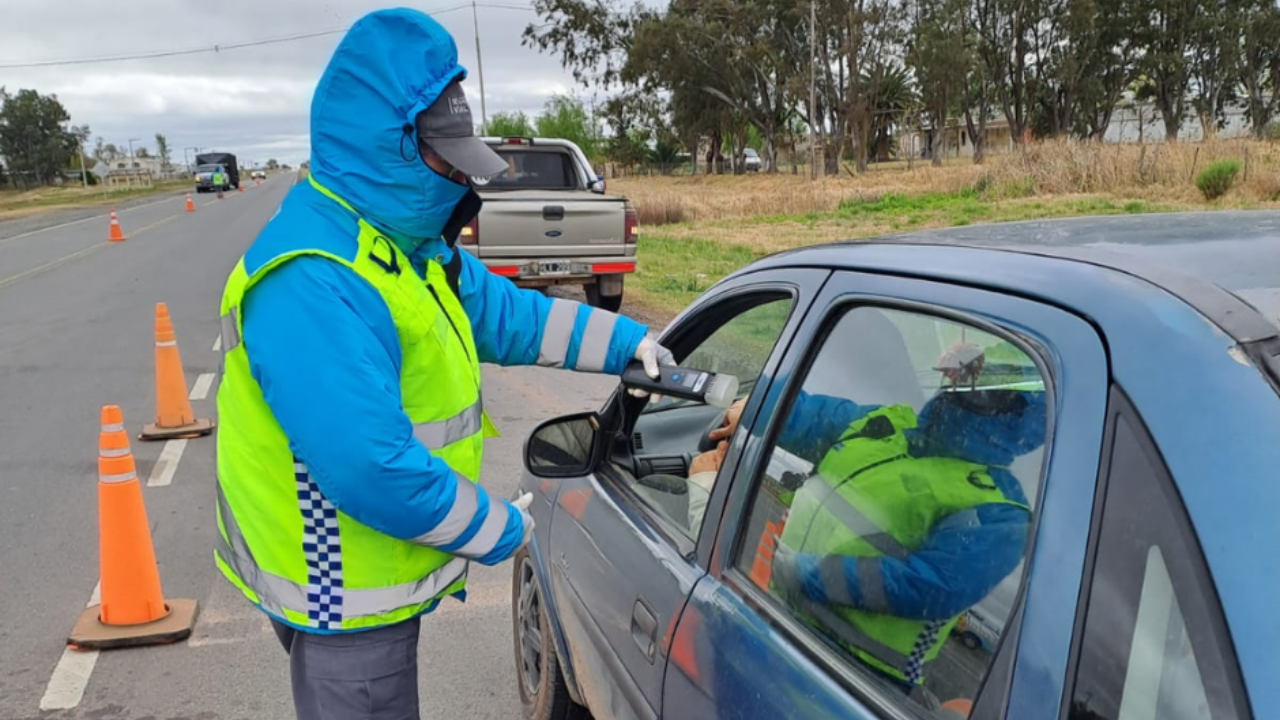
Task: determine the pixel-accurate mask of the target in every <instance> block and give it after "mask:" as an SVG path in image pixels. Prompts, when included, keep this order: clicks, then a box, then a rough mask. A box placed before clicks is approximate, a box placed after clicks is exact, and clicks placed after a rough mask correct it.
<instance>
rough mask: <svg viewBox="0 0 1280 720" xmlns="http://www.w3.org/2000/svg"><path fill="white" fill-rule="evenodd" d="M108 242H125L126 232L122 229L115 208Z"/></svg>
mask: <svg viewBox="0 0 1280 720" xmlns="http://www.w3.org/2000/svg"><path fill="white" fill-rule="evenodd" d="M107 242H124V231H122V230H121V229H120V221H119V220H118V219H116V209H115V208H111V232H110V233H108V235H107Z"/></svg>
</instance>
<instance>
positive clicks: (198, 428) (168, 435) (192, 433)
mask: <svg viewBox="0 0 1280 720" xmlns="http://www.w3.org/2000/svg"><path fill="white" fill-rule="evenodd" d="M211 432H213V421H212V420H203V419H197V420H196V421H195V422H193V423H191V424H190V425H179V426H178V427H164V428H162V427H160V426H158V425H156V424H155V423H148V424H147V425H145V426H143V428H142V432H140V433H138V439H139V440H174V439H177V438H196V437H203V436H205V435H208V434H209V433H211Z"/></svg>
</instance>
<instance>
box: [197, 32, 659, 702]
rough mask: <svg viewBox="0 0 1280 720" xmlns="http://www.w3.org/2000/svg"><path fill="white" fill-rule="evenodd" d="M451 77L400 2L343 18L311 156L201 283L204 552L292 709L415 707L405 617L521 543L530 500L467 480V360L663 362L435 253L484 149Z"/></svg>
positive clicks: (475, 473)
mask: <svg viewBox="0 0 1280 720" xmlns="http://www.w3.org/2000/svg"><path fill="white" fill-rule="evenodd" d="M465 76H466V71H465V70H464V69H463V68H462V67H461V66H459V65H458V60H457V49H456V47H455V45H454V41H453V39H452V38H451V37H450V36H449V34H448V33H447V32H446V31H445V30H444V29H443V28H442V27H441V26H440V25H439V24H437V23H436V22H435V21H434V20H432V19H431V18H429V17H428V16H427V15H425V14H423V13H421V12H417V11H413V10H407V9H397V10H387V11H378V12H374V13H372V14H369V15H367V16H365V17H363V18H362V19H360V20H359V21H358V22H357V23H356V24H355V25H353V26H352V28H351V29H350V30H349V31H348V33H347V34H346V36H345V37H344V38H343V40H342V41H341V43H340V44H339V45H338V48H337V50H336V51H335V52H334V55H333V57H332V59H331V60H330V62H329V65H328V67H327V69H326V70H325V72H324V75H323V77H321V79H320V82H319V85H318V87H317V88H316V92H315V96H314V99H313V101H312V107H311V151H312V153H311V165H310V172H311V175H310V177H309V178H308V179H307V180H306V181H303V182H300V183H298V184H297V185H296V186H295V187H294V188H293V189H292V190H291V191H290V192H289V194H288V196H287V197H286V198H285V200H284V202H283V203H282V205H281V207H280V209H279V210H278V211H277V213H276V215H275V216H274V217H273V218H272V219H271V221H270V222H269V223H268V224H267V225H266V227H265V228H264V229H263V230H262V232H261V233H260V234H259V236H258V237H257V239H256V240H255V241H254V243H253V244H252V246H251V247H250V248H249V249H248V250H247V251H246V252H245V254H244V256H243V258H242V259H241V260H240V262H239V263H238V264H237V265H236V267H235V269H234V270H233V271H232V273H231V276H230V279H229V280H228V281H227V284H226V289H225V291H224V294H223V298H222V308H221V314H222V338H223V349H224V352H225V371H224V376H223V380H222V384H221V387H220V388H219V391H218V412H219V416H220V422H221V427H220V428H219V434H218V443H217V450H218V463H217V464H218V492H217V518H218V535H217V547H216V553H215V554H216V562H217V565H218V567H219V568H220V569H221V570H222V572H223V574H225V575H226V577H227V579H228V580H230V581H231V582H232V583H233V584H234V585H235V586H236V587H237V588H239V589H240V590H241V591H242V592H243V593H244V595H245V596H246V597H247V598H248V599H249V601H250V602H252V603H254V604H255V605H257V606H258V607H259V608H261V609H262V610H264V611H265V612H266V613H267V614H268V615H269V616H270V618H271V622H272V624H273V626H274V628H275V631H276V633H277V635H278V636H279V638H280V641H281V643H282V644H283V645H284V647H285V649H286V650H287V651H288V653H289V657H290V668H291V676H292V684H293V697H294V705H295V709H296V711H297V715H298V717H299V718H300V719H301V720H315V719H320V718H335V719H336V718H343V719H346V718H357V717H358V718H370V719H381V718H397V719H398V720H399V719H404V718H417V717H419V711H418V707H419V705H418V689H417V688H418V678H417V644H418V633H419V617H420V616H421V615H423V614H424V613H428V612H430V611H432V610H433V609H435V608H436V606H437V605H438V603H439V602H440V601H441V599H443V598H444V597H446V596H454V597H457V598H459V599H465V590H464V587H465V580H466V575H467V565H468V562H469V561H472V560H474V561H476V562H479V563H481V564H484V565H493V564H496V563H499V562H502V561H503V560H505V559H507V558H509V557H511V555H512V554H513V553H514V552H515V551H516V550H517V549H518V548H519V547H521V546H522V545H523V544H524V543H526V542H528V540H529V538H530V535H531V532H532V530H533V520H532V518H531V517H530V516H529V514H528V512H527V510H526V508H527V504H528V501H529V499H530V496H527V495H526V496H525V497H523V498H521V499H520V500H519V501H517V502H516V503H510V502H507V501H506V500H504V499H502V498H500V497H497V496H495V495H492V494H490V493H489V492H487V491H486V490H485V489H484V488H483V487H481V486H480V485H478V484H477V480H478V477H479V473H480V466H481V455H482V451H483V442H484V439H485V438H486V437H490V436H492V435H494V434H496V432H495V430H494V428H493V426H492V424H491V423H490V422H489V418H488V416H487V415H486V414H485V412H484V404H483V398H482V393H481V387H480V363H481V362H489V363H498V364H501V365H533V364H537V365H542V366H546V367H560V368H566V369H571V370H580V371H588V372H603V373H613V374H617V373H620V372H621V371H622V369H623V367H624V366H625V365H626V364H627V363H628V362H629V361H631V360H632V359H633V358H636V359H640V360H642V361H643V363H644V365H645V368H646V370H647V371H648V372H649V374H650V375H652V376H655V377H656V376H657V371H658V363H659V362H660V361H661V362H663V363H669V362H670V361H671V360H670V353H668V352H666V351H665V350H664V349H662V348H661V347H660V346H658V345H657V343H655V342H654V341H653V340H652V339H650V338H648V337H646V328H645V326H643V325H640V324H637V323H635V322H633V321H631V320H628V319H625V318H621V317H618V316H616V315H614V314H612V313H608V312H604V311H601V310H594V309H592V308H589V307H587V306H584V305H579V304H578V303H575V302H571V301H568V300H561V299H555V300H552V299H549V298H546V297H544V296H543V295H541V294H540V293H537V292H533V291H524V290H520V289H517V288H516V287H515V286H514V285H512V284H511V283H510V282H509V281H508V280H506V279H504V278H500V277H498V276H496V275H492V274H490V273H488V272H487V271H486V270H485V267H484V265H483V264H481V263H480V262H479V261H478V260H476V259H474V258H473V257H471V256H470V255H469V254H468V253H466V252H463V251H461V250H458V249H455V248H454V246H453V241H454V240H455V239H456V238H457V236H458V233H459V231H460V229H461V228H462V227H463V226H464V225H466V224H467V223H468V222H469V221H470V220H471V219H473V218H474V217H475V216H476V214H477V213H478V212H479V209H480V199H479V197H478V196H477V195H476V193H475V192H474V190H473V189H472V188H471V186H470V183H469V181H468V179H467V178H468V177H469V176H488V175H492V174H494V173H497V172H501V171H502V170H504V169H505V168H506V163H505V162H503V161H502V160H501V159H500V158H499V157H498V156H497V155H496V154H495V153H494V152H493V151H491V150H490V149H489V148H488V147H487V146H486V145H485V144H484V143H483V142H482V141H481V140H480V139H479V138H476V137H474V136H473V131H472V118H471V111H470V108H469V106H468V104H467V101H466V98H465V96H464V95H463V92H462V89H461V87H460V86H459V82H460V81H461V80H462V79H463V78H464V77H465ZM433 651H434V653H435V654H436V655H437V656H439V658H440V662H442V663H445V662H449V661H450V648H446V647H441V648H433Z"/></svg>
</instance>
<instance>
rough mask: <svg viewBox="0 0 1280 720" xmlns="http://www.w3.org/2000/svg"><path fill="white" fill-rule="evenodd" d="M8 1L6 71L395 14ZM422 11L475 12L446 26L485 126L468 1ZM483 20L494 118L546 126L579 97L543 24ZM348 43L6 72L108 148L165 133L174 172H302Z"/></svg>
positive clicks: (430, 3) (1, 44)
mask: <svg viewBox="0 0 1280 720" xmlns="http://www.w3.org/2000/svg"><path fill="white" fill-rule="evenodd" d="M0 2H2V3H3V5H4V22H3V23H0V64H8V63H21V62H33V61H44V60H56V59H68V58H85V57H104V56H119V55H126V54H137V53H148V52H156V51H166V50H183V49H189V48H199V47H210V46H212V45H215V44H218V45H226V44H230V43H237V42H244V41H252V40H260V39H264V38H276V37H283V36H288V35H295V34H302V33H308V32H316V31H322V30H328V29H337V28H344V27H347V26H349V25H350V24H351V23H352V22H354V21H355V20H356V19H358V18H359V17H360V16H361V15H363V14H365V13H367V12H369V11H370V10H374V9H377V8H379V7H385V6H386V3H385V2H373V1H372V0H331V1H329V2H324V0H270V1H266V2H264V1H259V0H224V1H222V2H218V3H209V4H204V3H194V2H173V1H172V0H130V2H127V3H120V4H117V5H115V6H112V8H111V10H110V12H103V11H102V6H101V3H100V0H57V1H56V2H52V1H50V0H0ZM527 3H528V0H501V4H503V5H517V6H520V5H526V4H527ZM481 4H489V3H484V2H483V1H482V3H481ZM415 6H416V7H419V8H420V9H423V10H426V11H428V12H430V11H431V10H433V9H448V8H451V7H458V6H463V7H461V8H459V9H457V10H454V11H451V12H445V13H443V14H440V15H438V16H436V17H437V19H438V20H439V21H440V23H441V24H442V25H444V27H445V28H446V29H447V30H449V32H450V33H452V34H453V36H454V38H455V41H456V42H457V45H458V55H459V61H460V62H461V63H462V64H463V65H464V66H465V67H466V68H467V69H468V71H469V72H470V77H469V79H468V80H467V82H466V84H465V89H466V92H467V96H468V98H469V99H470V100H471V103H472V106H473V108H474V109H475V110H476V115H477V116H478V115H479V109H480V108H479V105H480V102H479V98H480V84H479V77H478V73H477V63H476V50H475V36H474V34H473V32H474V31H473V24H472V16H471V9H470V7H467V6H465V5H464V3H463V1H462V0H427V2H424V3H422V4H415ZM478 17H479V28H480V40H481V48H482V52H483V60H484V70H485V78H484V80H485V83H484V84H485V106H486V110H487V111H488V114H489V115H493V114H495V113H498V112H503V111H514V110H519V111H523V112H525V113H528V114H535V113H537V112H538V111H539V110H540V109H541V108H542V106H543V104H544V103H545V102H546V100H547V99H548V98H549V97H550V96H551V95H552V94H555V93H566V92H572V91H574V90H575V85H574V82H573V79H572V77H571V76H570V75H569V74H568V73H567V72H565V71H564V70H563V69H562V68H561V67H560V65H559V61H558V59H557V58H555V57H552V56H549V55H543V54H541V53H539V52H538V51H537V50H534V49H531V48H527V47H523V46H522V45H521V42H520V36H521V33H522V32H523V30H524V28H525V26H526V25H528V24H529V23H530V22H533V21H536V20H537V16H536V15H535V14H534V13H533V12H532V11H529V10H522V9H516V10H511V9H499V8H494V7H486V8H479V10H478ZM340 39H341V35H340V34H335V35H328V36H324V37H318V38H311V39H307V40H299V41H296V42H288V43H279V44H273V45H263V46H259V47H253V48H244V49H237V50H225V51H221V52H217V53H212V52H210V53H202V54H198V55H187V56H178V57H167V58H157V59H148V60H130V61H125V62H110V63H98V64H83V65H61V66H56V67H45V68H25V69H6V70H0V83H3V84H4V85H5V86H6V87H7V88H8V89H9V90H11V91H13V90H16V89H18V88H34V89H36V90H39V91H40V92H42V93H55V94H57V95H58V97H59V98H60V99H61V100H62V102H63V104H64V105H66V107H67V110H68V111H69V112H70V113H71V116H72V122H73V123H76V124H85V123H87V124H89V126H90V128H91V129H92V131H93V134H94V135H95V136H101V137H103V138H104V140H106V141H107V142H112V143H116V144H117V145H120V146H127V144H128V139H129V138H141V139H142V140H141V142H135V143H134V146H135V147H137V146H138V145H139V144H141V145H145V146H147V147H149V148H152V149H154V140H153V136H154V135H155V133H157V132H161V133H164V134H165V136H166V137H167V138H168V140H169V146H170V148H172V152H173V155H174V158H175V160H177V159H179V158H181V157H182V149H183V148H187V147H192V148H194V147H201V148H206V149H219V150H229V151H232V152H235V153H237V155H240V156H243V157H246V158H252V159H259V160H260V161H265V159H266V158H267V157H275V158H277V159H278V160H279V161H281V162H288V163H290V164H297V163H299V162H301V161H303V160H305V159H306V158H307V156H308V153H309V143H308V129H307V117H308V113H309V110H310V104H311V94H312V92H313V91H314V89H315V84H316V81H317V80H318V79H319V77H320V74H321V72H322V71H323V70H324V66H325V64H326V63H327V62H328V59H329V57H330V55H331V54H332V53H333V49H334V48H335V47H336V46H337V44H338V41H339V40H340ZM272 153H274V154H272ZM259 156H261V157H259Z"/></svg>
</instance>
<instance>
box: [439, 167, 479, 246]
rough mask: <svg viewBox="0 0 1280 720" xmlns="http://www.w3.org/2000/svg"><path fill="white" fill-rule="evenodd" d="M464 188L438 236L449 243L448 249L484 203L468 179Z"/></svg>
mask: <svg viewBox="0 0 1280 720" xmlns="http://www.w3.org/2000/svg"><path fill="white" fill-rule="evenodd" d="M465 190H466V192H465V194H464V195H463V196H462V199H461V200H459V201H458V204H457V205H455V206H454V208H453V214H451V215H450V216H449V219H448V220H447V221H445V224H444V228H443V229H442V230H441V232H440V236H441V237H443V238H444V241H445V242H446V243H448V244H449V248H450V249H452V248H453V246H454V244H455V243H456V242H457V241H458V234H459V233H461V232H462V228H464V227H466V226H467V223H469V222H471V221H472V220H475V219H476V216H477V215H479V214H480V207H481V206H482V205H484V201H483V200H481V199H480V196H479V195H477V194H476V190H475V188H473V187H472V186H471V181H470V180H468V181H467V185H466V188H465Z"/></svg>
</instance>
